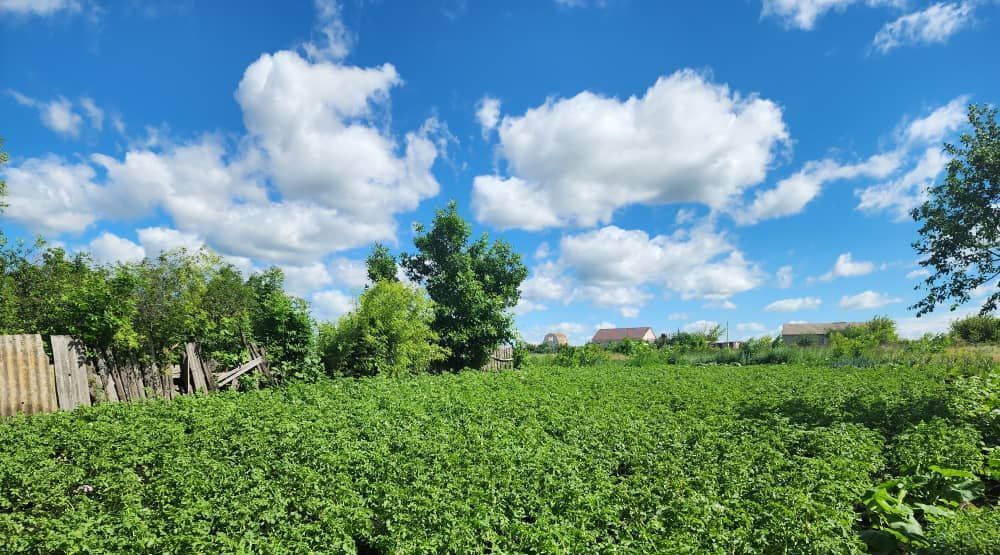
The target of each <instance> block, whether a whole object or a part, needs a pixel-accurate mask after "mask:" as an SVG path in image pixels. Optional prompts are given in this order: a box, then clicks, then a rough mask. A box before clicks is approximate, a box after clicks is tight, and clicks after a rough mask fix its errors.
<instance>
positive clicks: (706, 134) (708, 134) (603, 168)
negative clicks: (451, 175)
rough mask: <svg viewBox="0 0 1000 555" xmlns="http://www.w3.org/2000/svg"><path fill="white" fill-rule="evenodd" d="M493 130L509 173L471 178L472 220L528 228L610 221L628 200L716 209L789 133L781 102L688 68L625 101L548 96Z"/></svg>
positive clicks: (760, 175)
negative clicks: (743, 92) (733, 88)
mask: <svg viewBox="0 0 1000 555" xmlns="http://www.w3.org/2000/svg"><path fill="white" fill-rule="evenodd" d="M498 130H499V136H500V145H499V148H500V152H501V153H502V155H503V157H504V158H505V159H506V160H507V162H508V167H509V168H510V172H511V173H512V175H511V176H510V177H502V176H492V175H486V176H478V177H477V178H476V179H475V180H474V183H473V207H474V209H475V212H476V216H477V219H479V220H480V221H482V222H485V223H489V224H492V225H494V226H496V227H499V228H523V229H533V230H537V229H542V228H546V227H556V226H567V225H581V226H591V225H595V224H598V223H607V222H609V221H610V220H611V217H612V214H613V213H614V211H615V210H617V209H619V208H621V207H624V206H628V205H632V204H666V203H681V202H693V203H700V204H705V205H708V206H710V207H721V206H723V205H725V204H726V202H727V201H728V200H729V199H731V198H732V197H733V196H734V195H738V194H739V193H740V192H742V191H744V190H745V189H747V188H748V187H752V186H754V185H756V184H758V183H760V182H761V181H762V180H763V179H764V177H765V175H766V173H767V169H768V166H769V165H770V164H771V162H772V161H773V160H774V158H775V153H776V150H777V149H778V147H779V146H781V145H783V144H785V143H786V142H787V141H788V140H789V135H788V131H787V129H786V126H785V123H784V121H783V120H782V112H781V108H780V107H779V106H778V105H777V104H775V103H774V102H772V101H770V100H766V99H763V98H760V97H758V96H756V95H747V96H744V95H741V94H739V93H737V92H734V91H731V90H730V89H729V87H728V86H726V85H723V84H716V83H713V82H711V81H709V79H708V78H707V77H706V76H705V75H703V74H700V73H698V72H695V71H691V70H682V71H678V72H676V73H674V74H672V75H670V76H667V77H662V78H660V79H658V80H657V81H656V83H654V84H653V85H652V86H651V87H650V88H649V89H648V90H647V91H646V92H645V93H644V94H643V95H642V96H639V97H635V96H633V97H630V98H628V99H625V100H619V99H617V98H609V97H606V96H601V95H599V94H595V93H592V92H590V91H584V92H582V93H580V94H578V95H576V96H574V97H572V98H561V99H552V98H550V99H548V100H547V101H546V102H545V103H544V104H542V105H540V106H538V107H535V108H532V109H529V110H528V111H527V112H525V113H524V114H523V115H520V116H512V115H505V116H503V118H502V119H501V120H500V123H499V126H498Z"/></svg>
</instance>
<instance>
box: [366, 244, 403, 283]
mask: <svg viewBox="0 0 1000 555" xmlns="http://www.w3.org/2000/svg"><path fill="white" fill-rule="evenodd" d="M365 265H366V266H367V267H368V280H369V281H371V282H372V283H378V282H380V281H398V278H397V277H396V258H395V257H393V256H392V253H390V252H389V248H388V247H386V246H385V245H383V244H381V243H375V246H374V247H372V252H371V253H370V254H369V255H368V258H367V259H366V260H365Z"/></svg>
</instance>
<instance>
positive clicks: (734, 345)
mask: <svg viewBox="0 0 1000 555" xmlns="http://www.w3.org/2000/svg"><path fill="white" fill-rule="evenodd" d="M709 345H711V346H712V347H715V348H716V349H739V348H740V346H741V345H743V342H742V341H713V342H711V343H709Z"/></svg>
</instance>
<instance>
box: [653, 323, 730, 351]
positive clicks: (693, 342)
mask: <svg viewBox="0 0 1000 555" xmlns="http://www.w3.org/2000/svg"><path fill="white" fill-rule="evenodd" d="M723 332H724V330H723V329H722V327H721V326H715V327H713V328H711V329H708V330H705V331H695V332H686V331H677V332H676V333H673V334H666V333H664V334H661V335H660V337H658V338H657V340H656V346H657V347H660V348H663V347H671V348H675V349H685V350H689V351H698V350H705V349H708V346H709V343H713V342H715V341H718V340H719V337H720V336H721V335H722V333H723Z"/></svg>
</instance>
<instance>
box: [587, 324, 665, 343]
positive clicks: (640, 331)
mask: <svg viewBox="0 0 1000 555" xmlns="http://www.w3.org/2000/svg"><path fill="white" fill-rule="evenodd" d="M626 339H631V340H633V341H646V342H648V343H652V342H654V341H656V334H655V333H653V328H651V327H648V326H646V327H642V328H602V329H599V330H597V333H595V334H594V337H593V338H592V339H591V340H590V342H591V343H596V344H598V345H610V344H612V343H620V342H622V341H624V340H626Z"/></svg>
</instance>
